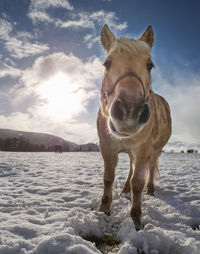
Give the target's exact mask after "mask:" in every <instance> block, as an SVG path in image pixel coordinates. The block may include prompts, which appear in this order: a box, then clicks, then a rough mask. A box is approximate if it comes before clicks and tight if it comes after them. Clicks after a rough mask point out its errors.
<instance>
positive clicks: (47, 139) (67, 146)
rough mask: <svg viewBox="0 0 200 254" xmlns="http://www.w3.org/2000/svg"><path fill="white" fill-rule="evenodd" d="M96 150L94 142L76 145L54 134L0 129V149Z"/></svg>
mask: <svg viewBox="0 0 200 254" xmlns="http://www.w3.org/2000/svg"><path fill="white" fill-rule="evenodd" d="M82 146H84V151H97V150H98V146H97V145H96V144H90V145H78V144H76V143H74V142H71V141H66V140H64V139H63V138H60V137H58V136H55V135H50V134H46V133H36V132H25V131H16V130H9V129H0V150H2V151H55V149H56V150H57V148H59V147H61V150H62V151H65V152H66V151H69V152H72V151H82Z"/></svg>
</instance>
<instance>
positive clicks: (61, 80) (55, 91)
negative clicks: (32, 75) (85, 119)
mask: <svg viewBox="0 0 200 254" xmlns="http://www.w3.org/2000/svg"><path fill="white" fill-rule="evenodd" d="M39 94H40V96H41V98H42V99H45V103H44V105H43V110H44V111H45V113H46V114H47V115H49V116H51V117H53V118H57V119H70V118H72V117H73V116H74V115H75V114H77V113H79V112H81V111H82V109H83V108H82V105H81V99H82V93H81V90H80V89H78V87H77V86H76V85H75V84H72V83H71V82H70V80H69V78H68V77H67V76H66V75H65V74H62V73H59V74H56V75H55V76H53V77H52V78H50V79H49V80H48V81H47V82H45V83H43V84H41V85H40V87H39Z"/></svg>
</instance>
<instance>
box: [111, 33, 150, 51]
mask: <svg viewBox="0 0 200 254" xmlns="http://www.w3.org/2000/svg"><path fill="white" fill-rule="evenodd" d="M150 51H151V47H150V46H149V45H148V44H147V43H146V42H144V41H141V40H135V39H129V38H124V37H120V38H119V39H116V40H115V41H114V43H113V46H112V48H111V49H110V51H109V55H110V54H115V53H117V54H132V55H143V54H150Z"/></svg>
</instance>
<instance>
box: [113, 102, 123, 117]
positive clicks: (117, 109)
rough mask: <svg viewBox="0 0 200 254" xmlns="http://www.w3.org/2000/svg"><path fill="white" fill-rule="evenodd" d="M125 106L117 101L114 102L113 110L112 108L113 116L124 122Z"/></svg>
mask: <svg viewBox="0 0 200 254" xmlns="http://www.w3.org/2000/svg"><path fill="white" fill-rule="evenodd" d="M124 110H125V109H124V106H123V104H122V102H121V100H120V99H116V100H115V101H114V102H113V105H112V108H111V114H112V115H113V117H115V118H116V119H118V120H123V116H124Z"/></svg>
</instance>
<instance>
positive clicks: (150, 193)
mask: <svg viewBox="0 0 200 254" xmlns="http://www.w3.org/2000/svg"><path fill="white" fill-rule="evenodd" d="M147 195H149V196H153V197H154V196H155V193H154V192H149V191H148V192H147Z"/></svg>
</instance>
